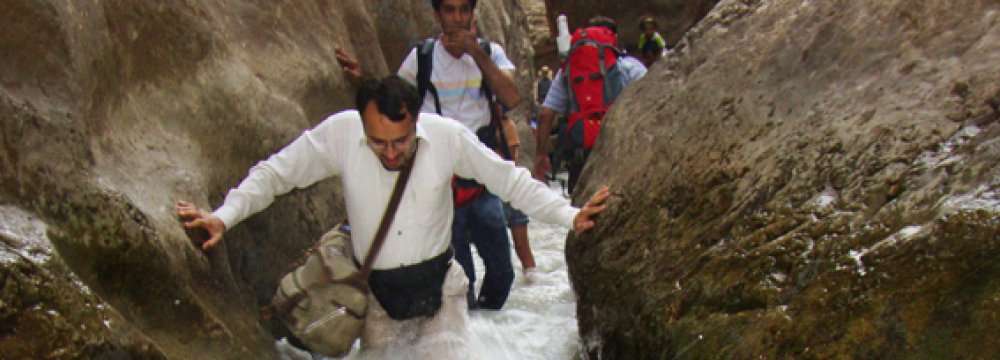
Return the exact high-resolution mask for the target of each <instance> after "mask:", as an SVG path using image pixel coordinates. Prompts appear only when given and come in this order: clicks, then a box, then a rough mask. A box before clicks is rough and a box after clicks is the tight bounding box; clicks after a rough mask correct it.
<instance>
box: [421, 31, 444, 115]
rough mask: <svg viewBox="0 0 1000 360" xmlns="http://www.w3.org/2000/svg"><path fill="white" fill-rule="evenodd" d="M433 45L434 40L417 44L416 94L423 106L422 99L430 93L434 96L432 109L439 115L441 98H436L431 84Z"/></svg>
mask: <svg viewBox="0 0 1000 360" xmlns="http://www.w3.org/2000/svg"><path fill="white" fill-rule="evenodd" d="M434 43H435V40H434V38H429V39H427V40H424V41H421V42H420V43H418V44H417V94H420V104H421V105H423V103H424V97H426V96H427V92H428V91H430V92H431V95H432V96H434V109H435V110H436V111H437V113H438V115H441V97H440V96H438V91H437V88H436V87H434V84H432V83H431V69H432V68H433V65H434V64H433V59H434V54H433V51H432V50H434Z"/></svg>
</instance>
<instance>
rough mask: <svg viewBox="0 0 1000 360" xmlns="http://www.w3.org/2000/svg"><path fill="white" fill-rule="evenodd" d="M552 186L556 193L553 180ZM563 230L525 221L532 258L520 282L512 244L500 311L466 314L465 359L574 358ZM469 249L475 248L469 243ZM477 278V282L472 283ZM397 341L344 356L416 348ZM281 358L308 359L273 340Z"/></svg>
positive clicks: (398, 354)
mask: <svg viewBox="0 0 1000 360" xmlns="http://www.w3.org/2000/svg"><path fill="white" fill-rule="evenodd" d="M552 191H556V192H562V188H561V187H559V186H558V185H554V186H553V187H552ZM568 231H569V229H567V228H564V227H562V226H557V225H550V224H545V223H541V222H539V221H535V220H534V219H532V221H531V223H529V224H528V236H529V238H530V242H531V249H532V251H533V253H534V256H535V262H536V263H537V268H536V270H535V271H534V272H533V273H532V275H531V281H530V282H528V281H526V278H525V276H524V274H522V271H521V262H520V261H519V260H517V256H515V254H514V252H513V249H511V257H513V258H514V260H513V266H514V271H515V273H516V278H515V280H514V286H513V288H512V289H511V292H510V297H509V298H508V300H507V303H506V305H505V306H504V309H503V310H500V311H475V312H472V313H471V314H470V316H469V318H470V324H469V325H470V326H469V327H470V329H471V334H470V338H469V339H468V345H469V353H470V355H469V357H468V358H469V359H487V360H491V359H495V360H506V359H529V360H530V359H545V360H549V359H552V360H557V359H558V360H563V359H574V358H578V353H579V348H580V338H579V335H578V334H577V324H576V297H575V295H574V294H573V290H572V287H571V286H570V283H569V277H568V274H567V270H566V257H565V252H564V245H565V240H566V234H567V232H568ZM473 251H474V252H475V247H473ZM473 257H474V258H475V259H476V271H477V275H478V276H477V278H479V279H482V276H483V263H482V260H480V259H479V256H478V255H475V254H474V256H473ZM478 284H479V282H477V285H478ZM412 347H413V346H410V348H407V347H406V346H397V347H394V348H392V349H390V350H389V351H388V352H387V353H378V354H376V353H359V349H358V345H357V343H356V344H355V349H354V350H353V351H351V353H350V354H348V355H347V356H346V357H345V359H409V358H411V357H413V356H412V355H410V354H417V353H419V351H417V349H414V348H412ZM278 349H279V352H280V353H281V355H282V358H283V359H289V360H294V359H311V357H308V356H304V355H305V354H302V353H296V352H294V351H292V350H289V349H287V347H286V346H284V344H282V343H281V342H279V343H278Z"/></svg>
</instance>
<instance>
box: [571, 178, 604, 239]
mask: <svg viewBox="0 0 1000 360" xmlns="http://www.w3.org/2000/svg"><path fill="white" fill-rule="evenodd" d="M609 196H611V188H609V187H608V186H607V185H604V186H601V188H600V189H598V190H597V192H595V193H594V195H593V196H591V197H590V200H588V201H587V203H586V204H584V205H583V208H581V209H580V212H579V213H577V214H576V218H574V219H573V230H575V231H576V233H577V234H580V233H583V232H585V231H587V230H590V228H592V227H594V220H593V219H591V218H590V217H591V216H594V215H597V214H599V213H601V212H602V211H604V209H607V208H608V205H607V204H605V203H604V201H605V200H607V199H608V197H609Z"/></svg>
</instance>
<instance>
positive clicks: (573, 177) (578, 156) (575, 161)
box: [566, 149, 590, 195]
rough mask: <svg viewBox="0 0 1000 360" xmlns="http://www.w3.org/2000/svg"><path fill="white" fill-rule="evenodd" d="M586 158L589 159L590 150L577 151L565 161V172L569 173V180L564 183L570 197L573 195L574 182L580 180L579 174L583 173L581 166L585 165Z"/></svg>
mask: <svg viewBox="0 0 1000 360" xmlns="http://www.w3.org/2000/svg"><path fill="white" fill-rule="evenodd" d="M588 157H590V150H583V149H577V150H575V151H573V152H572V155H570V157H569V159H567V160H566V172H568V173H569V179H568V180H567V181H566V189H567V191H568V192H569V194H570V195H572V194H573V187H575V186H576V181H577V180H579V179H580V172H582V171H583V166H584V165H586V164H587V158H588Z"/></svg>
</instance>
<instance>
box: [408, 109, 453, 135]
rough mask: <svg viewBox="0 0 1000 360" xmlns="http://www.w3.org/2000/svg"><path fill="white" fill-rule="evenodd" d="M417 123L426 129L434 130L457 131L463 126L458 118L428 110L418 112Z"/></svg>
mask: <svg viewBox="0 0 1000 360" xmlns="http://www.w3.org/2000/svg"><path fill="white" fill-rule="evenodd" d="M417 123H418V124H420V126H423V127H424V128H425V129H427V130H431V131H436V132H448V131H457V130H460V129H462V128H463V125H462V124H461V123H459V122H458V120H455V119H452V118H449V117H444V116H442V115H438V114H436V113H430V112H422V113H420V119H419V120H418V121H417Z"/></svg>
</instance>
